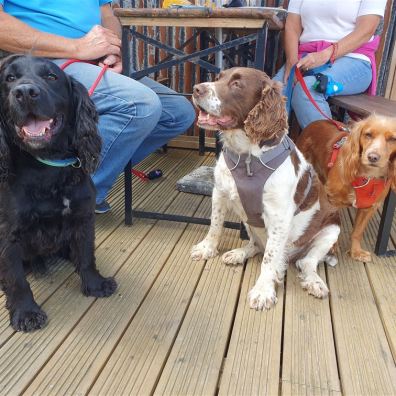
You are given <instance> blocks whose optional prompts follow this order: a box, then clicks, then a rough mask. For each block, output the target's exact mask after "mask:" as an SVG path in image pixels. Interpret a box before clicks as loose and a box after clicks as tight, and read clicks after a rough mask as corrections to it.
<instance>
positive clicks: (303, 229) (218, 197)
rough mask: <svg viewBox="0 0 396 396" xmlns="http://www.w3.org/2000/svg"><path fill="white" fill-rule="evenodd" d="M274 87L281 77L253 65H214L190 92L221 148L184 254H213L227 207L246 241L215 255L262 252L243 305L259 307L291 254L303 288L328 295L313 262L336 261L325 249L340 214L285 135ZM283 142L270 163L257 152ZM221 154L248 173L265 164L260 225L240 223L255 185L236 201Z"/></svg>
mask: <svg viewBox="0 0 396 396" xmlns="http://www.w3.org/2000/svg"><path fill="white" fill-rule="evenodd" d="M281 90H282V87H281V84H279V83H277V82H275V81H272V80H271V79H270V78H269V77H268V76H267V75H266V74H265V73H263V72H261V71H259V70H255V69H249V68H232V69H230V70H227V71H224V72H221V73H220V75H219V78H218V80H217V81H216V82H210V83H203V84H198V85H196V86H195V87H194V94H193V100H194V104H195V105H196V107H198V108H199V109H200V114H199V117H198V125H199V126H200V127H202V128H205V129H211V130H220V131H221V132H222V140H223V144H224V150H223V153H222V154H221V155H220V158H219V160H218V162H217V165H216V167H215V186H214V189H213V196H212V216H211V225H210V229H209V232H208V235H207V236H206V237H205V239H204V240H203V241H202V242H200V243H199V244H197V245H195V246H193V248H192V250H191V256H192V258H193V259H194V260H201V259H208V258H210V257H214V256H216V255H217V254H218V251H217V247H218V243H219V239H220V235H221V231H222V226H223V222H224V217H225V214H226V211H227V209H228V208H229V207H231V208H232V209H233V210H234V211H235V212H236V214H237V215H239V217H240V218H241V220H242V221H243V222H244V223H245V225H246V229H247V232H248V234H249V237H250V240H249V243H248V244H247V245H246V246H244V247H242V248H238V249H234V250H231V251H229V252H227V253H224V254H223V256H222V260H223V262H225V263H226V264H230V265H235V264H241V263H243V262H244V260H246V259H248V258H249V257H253V256H255V255H256V254H258V253H264V256H263V260H262V265H261V274H260V277H259V278H258V280H257V282H256V284H255V286H254V287H253V289H252V290H251V291H250V292H249V296H248V299H249V304H250V307H251V308H254V309H258V310H262V309H264V308H267V309H268V308H270V307H271V306H272V305H273V304H275V303H276V301H277V298H276V291H275V285H276V283H277V282H280V281H281V280H282V279H283V277H284V273H285V270H286V268H287V263H288V261H290V260H296V259H298V260H297V261H296V265H297V267H298V268H299V269H300V270H301V275H300V277H301V284H302V287H303V288H305V289H307V290H308V292H309V293H310V294H312V295H314V296H315V297H318V298H323V297H326V296H327V294H328V289H327V286H326V284H325V283H324V281H323V280H322V279H321V278H320V277H319V275H318V274H317V271H316V270H317V266H318V263H319V261H321V260H325V261H326V262H328V263H329V264H331V265H335V264H336V263H337V259H336V258H335V257H334V256H333V255H332V254H329V251H330V250H331V248H332V246H333V244H334V243H335V242H336V241H337V238H338V234H339V232H340V227H339V217H338V214H337V211H336V210H335V209H334V208H333V207H332V206H330V205H329V203H328V202H327V199H326V195H325V193H324V190H323V188H322V187H321V183H320V182H319V180H318V178H317V176H316V174H315V172H314V170H313V168H312V166H311V165H310V164H309V163H308V162H307V161H306V160H305V159H304V157H303V155H302V154H301V152H300V151H299V150H298V149H297V148H295V147H294V146H293V144H292V143H290V140H289V139H288V137H287V133H288V124H287V114H286V110H285V103H284V98H283V97H282V94H281ZM282 145H283V146H285V147H289V148H288V150H289V152H288V153H287V155H285V157H284V158H283V159H282V161H281V164H280V165H279V164H278V165H279V166H278V167H277V168H276V169H273V168H272V170H271V165H272V164H273V161H275V162H276V160H270V161H268V162H266V160H265V159H263V158H266V156H268V155H269V156H270V157H271V153H273V152H276V151H278V152H279V151H280V152H282V149H279V148H280V147H281V146H282ZM286 151H287V150H286ZM228 153H231V162H232V164H239V163H241V161H242V168H241V169H240V172H241V173H246V174H247V175H248V176H246V177H247V178H249V177H254V176H255V175H254V173H255V172H261V170H264V172H265V169H270V170H271V172H270V173H271V174H270V176H269V177H268V179H267V181H266V183H265V185H264V187H259V189H258V200H259V205H258V206H259V208H260V213H259V217H260V219H261V221H264V223H265V228H266V232H265V229H264V228H260V227H256V226H250V225H249V224H248V223H247V222H248V221H249V219H248V214H247V213H248V212H249V209H250V208H249V207H248V206H249V205H250V204H251V205H253V206H255V205H254V202H255V201H257V199H256V198H254V192H253V190H254V189H255V186H253V187H252V191H251V197H250V196H249V194H250V190H249V189H248V191H247V194H246V191H245V192H244V193H243V194H244V195H247V198H248V199H247V200H246V199H245V200H244V201H245V202H244V203H243V202H242V201H241V199H240V195H241V186H240V185H239V184H238V185H237V184H236V182H235V179H234V176H233V175H235V174H234V173H233V172H234V170H235V169H234V168H236V165H235V166H231V168H230V167H229V166H228V165H227V163H226V156H227V155H229V154H228ZM283 154H284V153H283ZM283 154H282V155H283ZM227 161H228V160H227ZM243 161H245V163H243ZM245 167H246V171H245ZM252 170H253V171H252ZM238 183H239V181H238ZM243 183H244V182H243ZM241 196H242V195H241ZM245 198H246V197H245ZM244 205H245V206H244ZM246 205H247V206H246ZM266 233H267V235H266Z"/></svg>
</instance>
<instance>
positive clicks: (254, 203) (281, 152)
mask: <svg viewBox="0 0 396 396" xmlns="http://www.w3.org/2000/svg"><path fill="white" fill-rule="evenodd" d="M294 149H295V145H294V143H293V142H292V140H291V139H290V138H289V137H288V136H285V138H284V139H283V140H282V142H281V143H279V144H278V145H277V146H275V147H274V148H272V149H270V150H267V151H264V152H263V153H262V154H261V155H260V157H256V156H252V155H251V154H242V155H239V154H236V153H234V152H233V151H230V150H227V149H224V150H223V155H224V159H225V162H226V164H227V167H228V169H229V170H230V171H231V174H232V176H233V178H234V180H235V184H236V187H237V190H238V194H239V198H240V200H241V203H242V206H243V209H244V210H245V212H246V215H247V218H248V220H247V223H248V224H249V225H251V226H253V227H261V228H262V227H264V221H263V219H262V214H263V189H264V185H265V183H266V181H267V180H268V178H269V177H270V176H271V175H272V174H273V173H274V171H275V170H276V169H277V168H279V166H280V165H281V164H282V163H283V162H284V161H285V160H286V158H287V157H288V156H289V155H290V154H291V152H292V151H293V150H294Z"/></svg>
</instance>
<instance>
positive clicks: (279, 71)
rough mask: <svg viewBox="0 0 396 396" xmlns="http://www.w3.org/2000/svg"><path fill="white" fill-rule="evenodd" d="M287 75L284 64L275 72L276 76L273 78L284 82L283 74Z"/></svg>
mask: <svg viewBox="0 0 396 396" xmlns="http://www.w3.org/2000/svg"><path fill="white" fill-rule="evenodd" d="M284 75H285V65H283V66H282V67H281V68H280V69H279V70H278V72H277V73H276V74H275V76H274V77H272V79H273V80H275V81H280V82H281V83H283V76H284Z"/></svg>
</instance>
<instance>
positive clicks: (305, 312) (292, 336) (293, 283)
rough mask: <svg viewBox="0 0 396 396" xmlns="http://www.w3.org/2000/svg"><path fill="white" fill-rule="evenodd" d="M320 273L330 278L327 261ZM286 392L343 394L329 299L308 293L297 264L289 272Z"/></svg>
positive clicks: (324, 277) (287, 287)
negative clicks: (302, 283)
mask: <svg viewBox="0 0 396 396" xmlns="http://www.w3.org/2000/svg"><path fill="white" fill-rule="evenodd" d="M328 271H337V268H328ZM318 273H319V275H320V276H321V278H322V279H323V280H325V281H326V274H325V270H324V266H323V264H321V265H320V267H319V271H318ZM330 292H331V290H330ZM282 394H284V395H305V394H341V389H340V381H339V379H338V371H337V359H336V354H335V347H334V342H333V331H332V327H331V316H330V305H329V300H328V299H325V300H319V299H316V298H314V297H312V296H310V295H308V293H307V292H306V291H305V290H303V289H302V287H301V285H300V281H299V279H298V270H297V269H296V267H295V266H294V265H291V266H290V267H289V269H288V272H287V286H286V303H285V319H284V339H283V365H282Z"/></svg>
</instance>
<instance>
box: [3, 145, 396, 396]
mask: <svg viewBox="0 0 396 396" xmlns="http://www.w3.org/2000/svg"><path fill="white" fill-rule="evenodd" d="M213 161H214V159H213V157H212V156H208V157H199V156H198V155H197V154H196V153H195V152H191V151H184V150H170V151H169V153H168V154H167V155H161V154H154V155H152V156H151V157H150V158H148V159H146V160H145V161H144V162H143V163H142V164H141V169H147V168H148V169H152V168H157V167H159V168H161V169H162V170H163V171H164V174H165V175H166V176H165V178H163V179H162V180H159V181H155V182H150V183H143V182H140V181H136V182H134V183H135V184H134V202H135V204H136V205H135V206H137V207H139V208H141V209H146V210H157V211H165V212H168V213H178V214H183V215H192V214H195V215H198V216H209V214H210V199H209V198H208V197H202V196H198V195H190V194H185V193H179V192H177V191H176V190H175V187H174V186H175V181H176V180H177V179H178V178H179V177H181V176H182V175H184V174H185V173H187V172H188V171H190V170H192V169H194V168H195V167H197V166H198V165H200V164H202V163H206V164H212V163H213ZM122 193H123V189H122V180H120V181H119V183H118V184H117V185H116V186H115V188H114V189H113V192H112V195H111V197H110V202H111V204H112V211H111V213H109V214H106V215H100V216H98V217H97V264H98V267H99V268H100V269H101V271H102V273H104V274H106V275H114V276H115V277H116V279H117V281H118V283H119V289H118V291H117V293H116V295H114V296H112V297H110V298H107V299H101V300H97V299H93V298H86V297H84V296H83V295H82V294H81V293H80V291H79V280H78V277H77V275H76V274H74V272H73V268H72V266H71V265H70V264H69V263H66V262H62V261H59V262H54V266H53V269H52V270H51V271H50V273H49V274H48V275H46V276H45V277H42V278H34V277H30V278H29V279H30V282H31V285H32V288H33V291H34V294H35V296H36V299H37V301H38V302H39V303H40V304H42V306H43V308H44V309H45V310H46V312H47V314H48V316H49V319H50V320H49V324H48V325H47V327H46V328H45V329H43V330H41V331H38V332H36V333H33V334H21V333H15V332H13V331H12V329H11V327H9V325H8V314H7V312H6V310H5V307H4V296H2V295H1V296H0V307H1V308H0V356H1V358H0V394H1V395H18V394H28V395H31V394H35V395H57V394H59V395H66V394H67V395H84V394H92V395H98V394H101V395H148V394H157V395H163V394H173V395H193V394H195V395H213V394H220V395H259V394H260V395H261V394H263V395H264V394H269V395H278V394H289V395H290V394H293V395H295V394H345V395H392V394H393V395H394V394H396V366H395V359H396V303H395V300H396V259H393V258H392V259H390V258H382V259H379V258H375V259H374V261H373V263H367V264H364V263H357V262H352V261H351V260H350V259H349V257H348V255H347V254H346V253H345V251H346V249H347V246H348V232H349V231H348V230H349V229H350V227H351V215H350V213H349V212H347V211H345V212H344V213H343V214H342V215H343V232H342V235H341V238H340V246H339V252H338V258H339V264H338V265H337V266H336V267H335V268H330V267H329V268H325V267H323V265H322V266H321V268H320V272H321V275H322V276H323V277H324V278H326V280H327V283H328V285H329V288H330V291H331V295H330V298H329V299H326V300H323V301H320V300H316V299H314V298H313V297H311V296H308V294H307V293H306V292H305V291H303V290H302V289H301V287H300V284H299V281H298V279H297V277H296V275H297V271H296V270H295V268H294V267H291V268H290V269H289V270H288V273H287V277H286V279H285V283H284V285H281V286H280V287H279V288H278V298H279V300H278V304H277V305H276V307H275V308H274V309H272V310H270V311H267V312H256V311H253V310H250V309H249V308H248V305H247V301H246V295H247V292H248V290H249V289H250V288H251V287H252V285H253V284H254V282H255V280H256V279H257V277H258V273H259V270H260V265H259V263H260V261H259V258H254V259H252V260H249V262H248V263H247V264H246V265H245V266H239V267H227V266H225V265H224V264H222V263H221V261H220V259H219V258H215V259H212V260H209V261H207V262H204V261H202V262H192V261H191V259H190V258H189V251H190V248H191V246H192V245H193V244H194V243H196V242H198V241H199V240H201V239H202V238H203V236H204V235H205V233H206V231H207V227H206V226H198V225H187V224H182V223H171V222H166V221H158V222H155V221H152V220H136V222H135V223H134V225H133V226H132V227H131V228H129V227H125V226H124V225H123V195H122ZM377 223H378V218H376V219H375V220H374V221H373V222H372V224H371V225H370V227H369V230H368V232H367V236H366V240H365V241H366V244H367V245H368V246H370V247H372V246H373V240H374V238H375V233H376V228H377ZM241 243H243V242H241V241H240V239H239V233H238V232H237V231H232V230H225V232H224V238H223V241H222V245H221V247H220V250H221V251H222V252H223V251H225V250H227V249H230V248H232V247H236V246H238V245H240V244H241ZM392 246H393V242H392Z"/></svg>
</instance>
